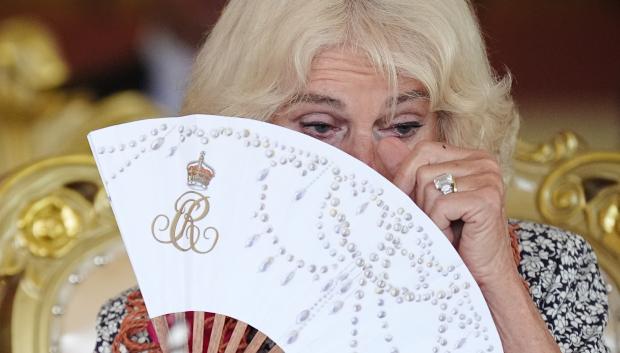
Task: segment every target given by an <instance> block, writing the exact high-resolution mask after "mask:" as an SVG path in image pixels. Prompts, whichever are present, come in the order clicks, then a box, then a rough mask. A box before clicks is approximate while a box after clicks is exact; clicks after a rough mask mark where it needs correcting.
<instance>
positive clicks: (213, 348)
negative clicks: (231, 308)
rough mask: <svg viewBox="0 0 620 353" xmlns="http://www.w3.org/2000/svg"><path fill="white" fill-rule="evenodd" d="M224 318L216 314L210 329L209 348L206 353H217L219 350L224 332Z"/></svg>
mask: <svg viewBox="0 0 620 353" xmlns="http://www.w3.org/2000/svg"><path fill="white" fill-rule="evenodd" d="M225 321H226V316H224V315H220V314H216V315H215V320H214V322H213V328H212V329H211V337H210V338H209V348H208V350H207V353H218V352H219V350H220V340H221V339H222V331H223V330H224V322H225Z"/></svg>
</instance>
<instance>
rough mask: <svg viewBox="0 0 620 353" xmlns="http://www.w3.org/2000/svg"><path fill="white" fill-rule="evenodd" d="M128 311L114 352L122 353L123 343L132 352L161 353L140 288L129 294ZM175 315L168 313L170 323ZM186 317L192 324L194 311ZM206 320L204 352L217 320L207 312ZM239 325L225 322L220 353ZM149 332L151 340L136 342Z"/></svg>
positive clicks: (244, 341)
mask: <svg viewBox="0 0 620 353" xmlns="http://www.w3.org/2000/svg"><path fill="white" fill-rule="evenodd" d="M126 311H127V315H125V317H124V318H123V321H122V322H121V325H120V328H119V332H118V334H117V335H116V337H115V338H114V342H113V343H112V352H113V353H121V350H120V347H121V345H123V346H125V348H127V351H128V352H130V353H133V352H149V353H161V348H160V346H159V341H158V339H157V337H156V334H155V333H154V329H153V327H152V324H151V320H150V318H149V317H148V314H147V311H146V306H145V304H144V299H143V298H142V293H141V292H140V290H139V289H137V290H135V291H133V292H131V293H130V294H129V295H128V296H127V303H126ZM173 316H174V315H166V319H167V321H168V322H169V323H171V322H172V317H173ZM186 318H187V319H188V323H189V324H190V325H192V323H193V319H194V315H193V313H188V314H186ZM204 320H205V322H204V340H203V342H204V345H203V352H206V351H207V347H208V344H209V336H210V332H211V329H212V328H213V324H214V321H215V316H214V315H213V314H210V313H206V314H205V319H204ZM236 325H237V320H235V319H232V318H227V319H226V322H225V324H224V329H223V332H222V338H223V341H222V343H221V344H220V346H219V349H218V353H223V352H224V351H225V350H226V347H227V345H228V341H229V340H230V337H231V336H232V332H233V330H234V329H235V326H236ZM140 333H142V334H144V333H147V334H148V335H149V338H150V342H136V341H135V340H134V339H133V338H134V337H135V336H136V335H138V334H140ZM191 342H192V337H191V336H190V337H189V342H188V347H191ZM247 345H248V342H247V338H246V337H243V338H242V339H241V342H240V343H239V346H238V347H237V350H238V351H239V350H240V351H244V350H245V348H246V347H247Z"/></svg>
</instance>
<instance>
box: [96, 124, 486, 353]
mask: <svg viewBox="0 0 620 353" xmlns="http://www.w3.org/2000/svg"><path fill="white" fill-rule="evenodd" d="M174 132H176V134H177V139H175V140H176V141H177V143H176V145H172V146H169V147H167V148H168V149H167V151H166V155H167V156H173V155H174V154H175V153H176V151H177V150H178V147H179V145H180V144H182V143H185V142H186V141H188V139H192V138H194V139H198V141H199V142H200V143H201V144H203V145H207V144H209V143H210V142H211V140H212V139H213V140H216V139H218V138H236V139H237V140H239V141H240V142H242V143H243V146H245V147H247V148H257V149H264V154H263V155H264V157H265V158H266V160H268V167H267V168H265V169H263V170H262V171H261V172H260V173H259V175H258V176H257V182H259V183H261V190H262V192H261V194H260V196H259V200H258V201H259V202H258V206H257V207H256V210H255V213H254V218H255V219H256V220H257V221H258V222H259V223H260V224H263V225H264V229H265V231H264V232H263V233H259V234H254V235H251V236H250V237H249V239H248V240H247V242H246V247H247V248H248V249H251V248H252V247H253V246H254V245H255V244H256V243H257V242H259V241H263V238H266V237H270V238H269V242H270V244H271V245H272V246H273V248H274V250H273V251H274V253H273V255H272V256H269V257H267V258H265V259H264V260H263V261H262V262H261V263H260V264H258V267H257V270H258V271H259V272H266V271H269V270H270V269H272V268H275V267H277V266H280V267H286V268H288V269H284V273H285V275H284V276H283V278H282V280H281V282H280V283H281V285H282V286H286V285H288V284H289V283H291V281H293V280H294V279H295V278H296V277H298V276H300V275H303V276H310V278H311V279H312V280H313V281H319V282H321V281H322V282H323V284H322V285H321V286H320V288H321V291H320V292H321V293H320V296H319V299H317V300H316V301H315V302H314V303H313V304H312V305H311V306H310V307H308V308H306V309H304V310H302V311H301V312H300V313H299V314H298V315H297V317H296V318H294V319H295V325H294V327H293V328H292V329H291V331H290V333H289V334H288V336H287V339H286V343H287V344H294V343H295V341H296V340H297V339H298V337H299V336H300V335H301V334H302V332H303V329H304V327H305V326H306V325H307V324H308V323H309V322H311V321H312V319H313V318H314V317H315V316H316V315H318V314H319V313H321V312H322V311H324V310H328V312H329V314H333V315H335V314H338V313H340V312H341V311H342V309H343V307H344V306H345V299H347V298H352V299H353V303H352V309H353V312H354V313H358V312H361V311H362V310H364V308H365V304H364V303H363V300H364V298H366V297H367V296H368V295H374V296H378V299H377V300H376V304H375V306H376V307H375V308H374V309H372V310H375V311H376V318H377V321H378V322H377V327H379V328H380V329H381V332H383V334H382V335H383V340H384V342H385V344H386V346H387V347H386V348H387V350H386V351H387V352H390V353H398V352H399V349H398V346H397V344H396V343H397V338H396V337H394V336H393V334H392V333H390V327H389V323H388V321H387V319H388V317H389V313H388V312H387V311H386V309H385V301H386V300H393V301H395V302H396V303H398V304H401V305H406V304H407V303H420V302H429V303H430V304H431V305H433V306H436V307H438V308H439V309H440V314H439V315H438V317H437V325H438V326H437V337H436V345H435V347H434V348H433V350H432V351H433V352H436V353H438V352H450V351H452V350H459V349H460V348H461V347H463V346H464V345H465V343H466V341H467V339H469V338H468V337H467V336H465V337H461V338H459V339H458V340H456V341H454V340H449V336H448V334H449V333H450V332H452V331H455V330H459V329H461V330H463V329H465V328H468V327H473V329H474V330H475V331H474V332H475V333H474V338H480V337H481V338H482V339H483V340H485V341H488V335H487V328H486V327H484V326H482V325H481V324H480V321H481V316H480V315H479V314H478V313H476V312H475V310H474V306H473V305H472V303H471V299H470V296H469V293H468V289H469V288H470V284H469V283H468V282H466V281H461V274H460V273H459V271H457V270H455V268H454V266H452V265H448V266H445V267H444V266H443V265H442V264H440V263H439V262H438V261H437V260H436V259H435V258H434V256H433V255H431V249H432V246H433V241H432V240H431V239H429V236H428V234H426V233H425V232H424V229H423V228H422V227H421V226H416V224H415V222H414V220H413V219H412V218H413V217H412V215H411V214H409V213H406V212H405V211H404V209H403V208H400V207H398V208H394V207H391V205H387V204H386V203H385V200H383V199H382V198H381V196H382V194H383V190H381V189H376V190H375V188H373V187H372V186H371V185H369V183H368V181H366V180H361V181H359V180H356V176H355V174H349V175H343V173H342V172H341V171H340V169H339V168H338V167H337V166H335V165H333V163H331V162H330V161H329V160H328V159H327V158H325V157H322V156H319V155H316V154H313V153H311V152H307V151H302V150H296V149H295V148H294V147H292V146H285V145H282V144H279V143H278V142H277V141H270V140H269V139H267V138H262V139H261V137H260V136H258V135H256V134H252V133H251V132H250V131H249V130H248V129H243V130H238V131H237V130H235V129H233V128H228V127H224V128H219V129H212V130H211V131H209V132H208V133H207V132H205V131H203V130H201V129H198V128H197V127H196V126H191V127H188V126H183V125H180V126H178V127H172V128H169V127H168V126H167V125H166V124H162V125H160V126H159V128H155V129H152V130H151V131H150V135H151V136H152V137H151V138H150V139H149V137H148V135H147V134H143V135H140V136H139V137H138V138H137V139H136V140H131V141H128V142H127V143H122V144H120V145H118V146H105V147H100V148H99V149H98V150H97V153H99V154H114V153H117V152H123V154H125V153H127V152H131V158H128V159H127V160H126V161H125V163H124V164H123V165H122V166H120V167H119V168H118V169H117V171H116V172H115V173H113V174H111V175H110V176H109V178H110V179H111V180H114V179H116V178H117V177H118V176H119V175H120V174H122V173H123V172H125V171H126V170H127V168H130V167H131V166H132V163H133V161H136V160H138V159H139V158H140V156H141V155H143V154H145V153H148V152H155V151H158V150H160V149H163V148H165V147H166V146H165V145H166V140H167V138H168V137H169V136H170V135H171V134H173V133H174ZM274 168H294V169H296V170H299V175H300V176H301V177H304V178H308V179H309V181H308V183H307V184H306V186H305V187H304V188H302V189H300V190H298V191H296V192H295V194H294V196H293V197H294V199H295V200H296V201H300V200H302V199H303V198H304V196H305V194H306V192H307V190H308V189H310V188H311V187H312V186H313V185H314V184H315V182H316V181H317V180H318V179H320V178H322V177H324V176H325V175H326V174H327V175H330V177H331V178H332V182H331V183H330V185H329V189H328V190H326V191H325V190H324V191H323V192H324V201H323V202H322V203H321V205H320V207H319V210H318V213H317V216H316V217H317V223H316V226H315V228H316V234H317V241H318V242H319V244H320V246H321V247H322V248H323V249H324V251H325V252H326V253H327V254H328V256H329V257H330V258H332V259H333V260H332V262H331V263H325V264H313V263H309V262H308V261H307V260H306V259H302V258H298V257H297V256H296V255H295V254H293V253H292V252H290V251H289V250H287V247H286V244H282V243H281V241H280V239H279V238H278V237H277V235H276V234H277V230H275V229H274V228H273V226H272V225H271V224H270V217H269V213H268V205H267V199H268V192H269V190H268V185H267V184H266V183H263V182H264V181H265V180H266V179H267V178H268V177H269V175H270V173H272V170H273V169H274ZM107 182H108V181H107V180H104V183H106V184H107ZM317 192H318V191H317ZM344 192H348V193H349V194H350V195H351V196H353V197H354V198H355V199H358V200H359V201H360V204H359V206H358V207H357V210H356V212H355V216H361V215H363V214H365V213H369V212H370V210H371V209H373V208H374V210H375V211H376V212H378V213H379V217H378V218H377V219H376V229H375V231H381V232H382V233H383V237H382V239H381V240H380V241H379V242H378V243H377V246H376V250H375V251H373V252H370V253H368V254H365V253H362V252H361V251H360V250H359V249H358V248H357V245H356V243H355V241H354V239H355V237H356V236H359V234H355V233H354V232H352V230H351V229H350V227H349V225H350V224H349V222H348V221H347V216H348V215H347V214H346V213H345V212H343V210H342V207H341V201H340V200H341V198H340V197H339V195H341V194H342V193H344ZM328 223H335V225H334V227H333V230H329V229H328V228H327V224H328ZM365 232H367V233H370V231H369V230H365ZM402 237H412V238H413V239H414V240H415V241H414V244H415V245H414V247H415V248H413V249H412V248H404V247H403V246H402ZM403 259H404V260H406V261H408V262H409V264H410V266H409V267H410V268H411V276H413V277H414V278H415V282H416V283H415V285H413V286H409V287H407V286H401V285H399V284H397V283H394V282H391V279H390V274H389V269H390V267H391V264H392V262H393V261H396V260H398V261H403ZM347 260H349V261H350V262H347ZM432 275H441V276H444V277H448V276H451V278H452V282H451V283H450V285H449V287H447V288H440V289H434V290H433V289H430V288H429V283H428V279H429V278H430V277H431V276H432ZM366 305H367V304H366ZM359 323H360V316H358V315H355V314H354V315H353V316H352V317H351V318H350V325H351V328H350V336H351V338H350V342H349V346H350V349H351V352H352V353H356V352H357V349H359V348H363V347H359V342H358V338H357V337H359V336H360V334H361V332H360V331H359V329H358V326H359ZM401 339H402V338H401ZM453 341H454V342H453ZM493 350H494V347H493V346H492V345H489V346H488V347H487V349H486V351H487V352H491V351H493Z"/></svg>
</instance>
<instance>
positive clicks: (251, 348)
mask: <svg viewBox="0 0 620 353" xmlns="http://www.w3.org/2000/svg"><path fill="white" fill-rule="evenodd" d="M265 339H267V336H265V335H264V334H263V333H262V332H260V331H257V332H256V334H255V335H254V338H252V341H251V342H250V344H248V346H247V348H246V349H245V351H243V353H256V352H258V350H259V349H260V347H261V346H262V345H263V343H264V342H265Z"/></svg>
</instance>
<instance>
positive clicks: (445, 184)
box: [433, 173, 456, 195]
mask: <svg viewBox="0 0 620 353" xmlns="http://www.w3.org/2000/svg"><path fill="white" fill-rule="evenodd" d="M433 182H435V188H436V189H437V190H439V191H441V193H442V194H444V195H447V194H450V193H453V192H456V183H455V182H454V177H453V176H452V174H450V173H444V174H441V175H439V176H438V177H436V178H435V179H434V180H433Z"/></svg>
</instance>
